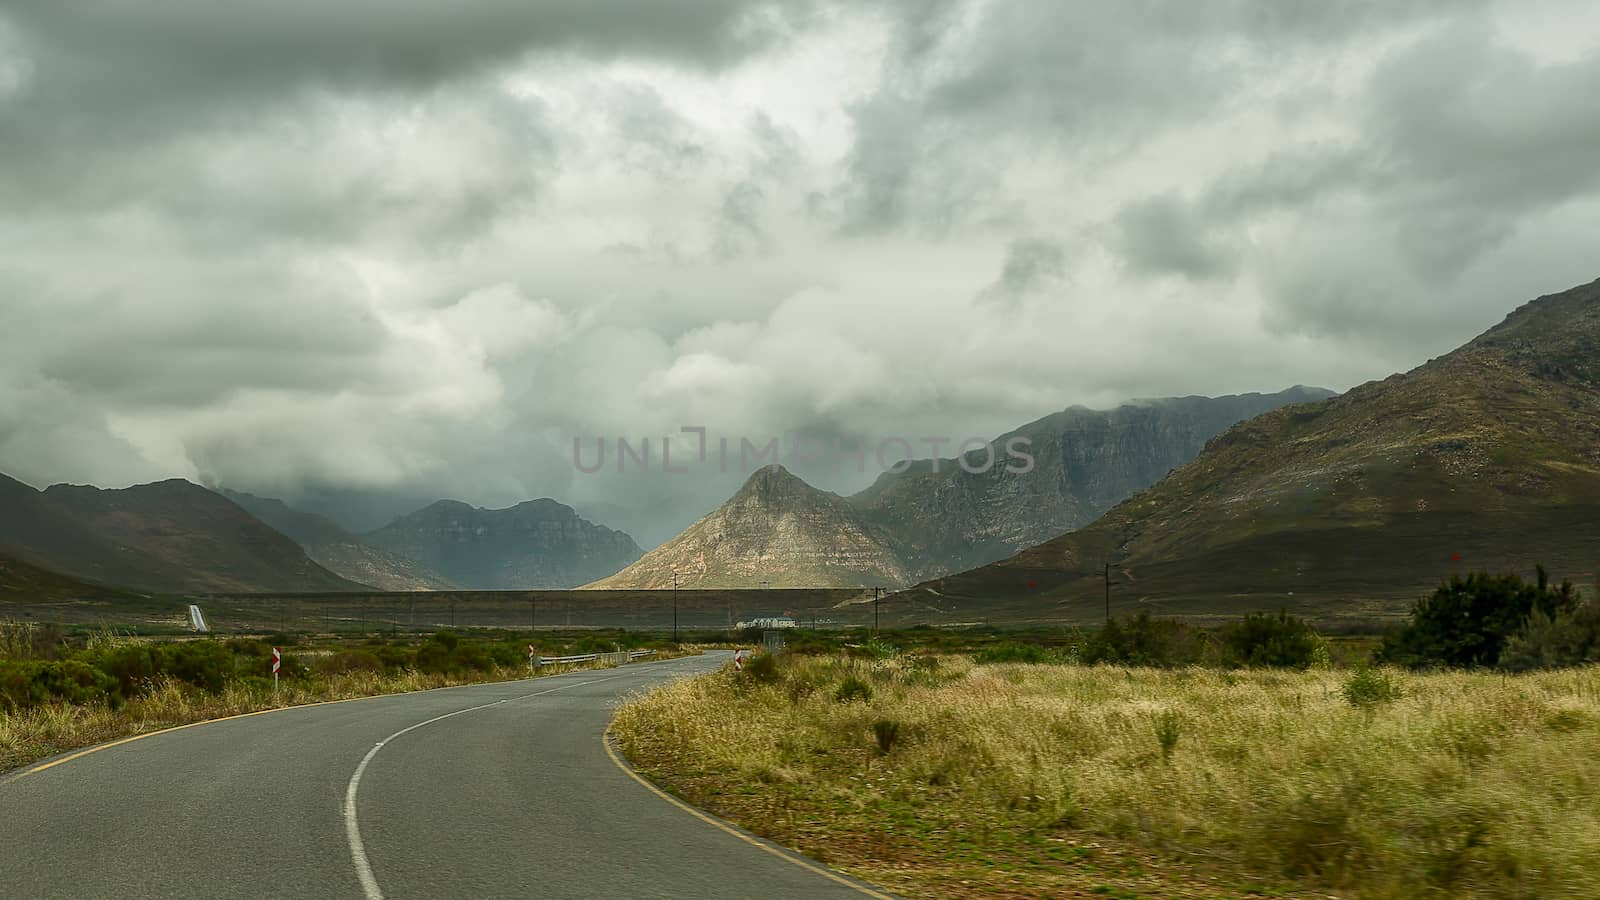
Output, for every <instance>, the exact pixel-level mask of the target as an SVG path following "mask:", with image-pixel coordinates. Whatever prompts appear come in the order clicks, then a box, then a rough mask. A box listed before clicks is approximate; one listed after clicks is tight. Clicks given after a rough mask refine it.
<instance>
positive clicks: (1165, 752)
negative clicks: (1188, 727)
mask: <svg viewBox="0 0 1600 900" xmlns="http://www.w3.org/2000/svg"><path fill="white" fill-rule="evenodd" d="M1155 729H1156V745H1157V746H1159V747H1160V748H1161V759H1162V760H1163V761H1165V762H1172V751H1174V750H1176V749H1177V748H1178V737H1179V735H1181V734H1182V733H1183V717H1182V716H1180V715H1178V714H1177V713H1176V712H1174V711H1172V710H1170V709H1166V710H1162V711H1161V712H1159V713H1157V714H1156V717H1155Z"/></svg>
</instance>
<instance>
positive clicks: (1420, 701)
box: [614, 655, 1600, 898]
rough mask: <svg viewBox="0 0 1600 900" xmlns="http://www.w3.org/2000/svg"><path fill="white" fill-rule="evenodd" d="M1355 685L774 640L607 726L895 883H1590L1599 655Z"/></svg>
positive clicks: (1502, 888) (813, 843)
mask: <svg viewBox="0 0 1600 900" xmlns="http://www.w3.org/2000/svg"><path fill="white" fill-rule="evenodd" d="M1354 677H1355V675H1354V673H1352V672H1351V671H1348V670H1340V669H1325V670H1313V671H1309V672H1281V671H1221V670H1202V669H1181V670H1151V669H1132V670H1129V669H1117V668H1103V667H1102V668H1086V667H1078V666H1066V665H1060V666H1032V665H1014V664H1012V665H992V666H975V665H974V664H973V663H972V662H971V661H970V660H969V659H967V658H964V657H953V656H946V657H912V656H905V655H900V656H889V655H885V657H884V658H880V659H861V658H845V657H838V656H833V657H819V658H806V657H799V656H789V657H785V658H783V660H782V662H781V663H780V664H779V665H777V666H775V667H773V668H772V669H771V670H770V671H766V670H764V667H761V666H757V667H755V669H754V671H753V672H746V673H743V674H735V673H733V672H731V671H724V672H722V673H719V674H716V675H713V676H708V677H705V678H700V679H695V680H692V681H686V682H681V683H677V684H673V685H669V686H666V687H662V688H659V689H656V690H655V691H653V692H651V693H649V694H648V695H645V696H644V697H642V698H640V699H638V700H636V701H635V702H632V703H631V704H629V705H628V706H626V707H625V708H623V709H622V710H621V711H620V712H619V714H618V716H617V719H616V722H615V726H614V731H615V734H616V736H617V738H618V740H619V742H620V744H621V746H622V748H623V749H624V751H625V752H626V753H627V755H628V756H629V758H631V759H632V760H633V761H634V762H635V764H636V765H638V766H639V767H640V769H641V770H642V771H644V772H645V773H646V774H647V775H649V776H650V777H652V778H654V779H656V780H657V781H658V782H660V783H662V784H664V785H666V786H667V787H669V788H670V789H672V790H674V791H676V792H677V793H679V794H681V795H682V796H684V797H686V798H687V799H689V800H690V801H692V802H695V803H697V804H700V805H702V806H704V807H706V808H708V809H711V810H713V811H715V812H717V813H719V814H722V815H725V816H727V817H729V818H731V819H734V820H735V821H738V822H739V823H740V824H742V825H744V826H746V827H748V828H750V829H751V830H753V831H755V832H757V833H759V834H763V835H765V836H768V837H771V838H773V839H775V840H778V841H780V842H783V843H786V844H788V845H790V846H793V847H797V848H799V849H800V850H802V851H803V852H805V853H808V854H810V855H812V856H814V857H816V858H818V859H822V860H824V861H827V862H829V863H831V864H833V865H836V866H838V867H840V868H842V869H844V870H846V871H849V872H851V873H854V874H857V875H859V876H861V877H863V878H866V879H868V880H870V881H873V882H876V883H878V884H881V885H884V886H886V887H888V888H891V889H893V890H895V891H899V892H902V893H904V894H906V895H908V896H919V897H945V896H999V897H1022V896H1045V895H1048V896H1086V897H1088V896H1110V897H1238V896H1252V895H1253V896H1315V897H1328V896H1337V897H1355V896H1359V897H1379V898H1400V897H1405V898H1412V897H1426V896H1439V897H1457V896H1459V897H1497V898H1498V897H1506V898H1512V897H1528V898H1532V897H1541V898H1543V897H1592V896H1595V885H1600V755H1597V754H1596V753H1595V752H1594V751H1595V748H1596V747H1597V746H1600V669H1593V668H1591V669H1583V670H1571V671H1564V672H1555V673H1544V674H1535V675H1524V676H1509V677H1508V676H1503V675H1498V674H1467V673H1455V674H1427V675H1413V674H1406V675H1399V674H1386V675H1383V676H1380V677H1377V678H1372V677H1367V678H1366V680H1365V682H1358V683H1357V684H1356V685H1355V686H1354V687H1355V688H1356V690H1355V691H1353V692H1352V695H1351V697H1347V696H1346V694H1347V686H1349V685H1350V682H1351V680H1352V678H1354ZM1362 687H1365V688H1366V690H1365V691H1362V690H1360V688H1362ZM1385 687H1398V689H1399V696H1398V697H1393V698H1391V699H1387V700H1386V699H1384V693H1385V691H1384V690H1382V689H1383V688H1385ZM1374 688H1376V689H1374ZM1353 701H1354V702H1353Z"/></svg>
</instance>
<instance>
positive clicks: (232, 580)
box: [0, 476, 365, 592]
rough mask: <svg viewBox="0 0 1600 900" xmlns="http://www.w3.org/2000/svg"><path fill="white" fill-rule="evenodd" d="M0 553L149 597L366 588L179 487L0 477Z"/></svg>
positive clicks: (233, 509)
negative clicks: (40, 486) (39, 483)
mask: <svg viewBox="0 0 1600 900" xmlns="http://www.w3.org/2000/svg"><path fill="white" fill-rule="evenodd" d="M0 551H3V552H4V553H6V554H7V555H9V556H13V557H15V558H17V559H19V560H21V561H23V562H27V563H31V564H33V565H36V566H39V567H42V568H45V569H49V570H52V571H55V572H59V573H62V574H64V575H70V576H73V577H76V578H83V579H87V580H90V581H94V582H98V583H101V584H114V585H121V586H125V587H133V588H140V589H143V590H151V591H175V592H182V591H216V592H225V591H239V592H249V591H344V590H360V589H364V588H365V586H364V585H360V584H356V583H354V582H350V581H347V580H345V579H343V578H340V577H338V576H337V575H334V574H333V573H332V572H329V571H327V570H326V569H324V568H322V567H321V566H319V565H317V564H316V563H314V562H312V561H311V560H310V559H309V558H308V557H307V556H306V555H305V553H304V552H303V551H302V550H301V549H300V548H299V547H298V546H297V545H296V544H295V543H294V542H293V541H291V540H289V539H288V538H286V537H284V536H283V535H281V534H279V533H277V532H276V531H274V530H272V529H271V528H269V527H267V526H266V525H265V524H263V523H262V522H260V521H258V520H257V519H255V518H254V517H253V516H251V515H250V514H249V513H247V512H245V511H244V510H243V509H241V508H240V507H238V506H237V505H235V504H234V503H232V502H231V501H229V500H227V499H225V498H223V497H221V496H219V495H217V494H214V493H212V492H211V491H208V490H206V489H205V488H203V487H200V486H199V485H195V484H191V483H189V482H187V481H183V480H181V479H174V480H171V481H162V482H157V483H155V484H145V485H137V486H135V487H130V488H125V489H122V490H102V489H100V488H96V487H87V486H76V485H55V486H53V487H51V488H49V489H48V490H45V491H36V490H34V489H33V488H32V487H29V486H28V485H25V484H22V483H21V482H18V481H15V480H13V479H10V478H5V477H4V476H0Z"/></svg>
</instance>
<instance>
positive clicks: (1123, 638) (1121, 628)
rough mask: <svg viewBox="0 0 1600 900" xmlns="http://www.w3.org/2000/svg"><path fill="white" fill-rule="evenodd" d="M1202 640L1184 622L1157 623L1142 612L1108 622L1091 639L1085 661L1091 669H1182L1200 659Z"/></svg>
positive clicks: (1086, 649) (1085, 651) (1084, 653)
mask: <svg viewBox="0 0 1600 900" xmlns="http://www.w3.org/2000/svg"><path fill="white" fill-rule="evenodd" d="M1199 637H1200V636H1199V635H1197V634H1196V633H1195V630H1194V629H1193V628H1191V627H1190V626H1187V625H1184V624H1183V623H1181V622H1173V621H1163V620H1157V619H1153V618H1151V617H1150V614H1149V613H1147V612H1141V613H1139V614H1138V615H1136V616H1129V617H1128V618H1125V619H1122V620H1120V621H1119V620H1117V619H1112V620H1111V621H1109V622H1107V623H1106V624H1105V627H1104V628H1102V629H1100V630H1099V631H1098V632H1096V633H1095V634H1094V636H1093V637H1091V638H1090V639H1089V642H1088V644H1087V645H1086V646H1085V647H1084V649H1083V657H1082V658H1083V661H1084V662H1085V663H1087V664H1088V665H1094V664H1096V663H1109V664H1112V665H1121V666H1156V667H1166V666H1173V665H1182V664H1186V663H1190V662H1194V661H1196V660H1197V659H1198V657H1199V654H1198V652H1197V648H1195V646H1194V645H1195V644H1196V643H1197V641H1198V638H1199Z"/></svg>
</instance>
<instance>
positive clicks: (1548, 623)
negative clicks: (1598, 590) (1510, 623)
mask: <svg viewBox="0 0 1600 900" xmlns="http://www.w3.org/2000/svg"><path fill="white" fill-rule="evenodd" d="M1592 662H1600V601H1594V600H1590V601H1588V602H1585V603H1581V604H1578V605H1577V606H1576V607H1575V608H1572V609H1563V610H1558V611H1557V612H1556V614H1555V615H1554V616H1550V615H1547V614H1545V612H1544V611H1543V610H1534V612H1533V615H1531V616H1529V617H1528V621H1526V622H1524V623H1523V626H1522V630H1520V631H1518V632H1517V633H1516V634H1515V635H1512V637H1511V639H1510V640H1508V641H1506V646H1505V649H1504V650H1503V651H1501V653H1500V667H1501V668H1503V669H1506V670H1508V671H1512V672H1528V671H1532V670H1534V669H1558V668H1566V667H1570V666H1581V665H1586V664H1588V663H1592Z"/></svg>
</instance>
